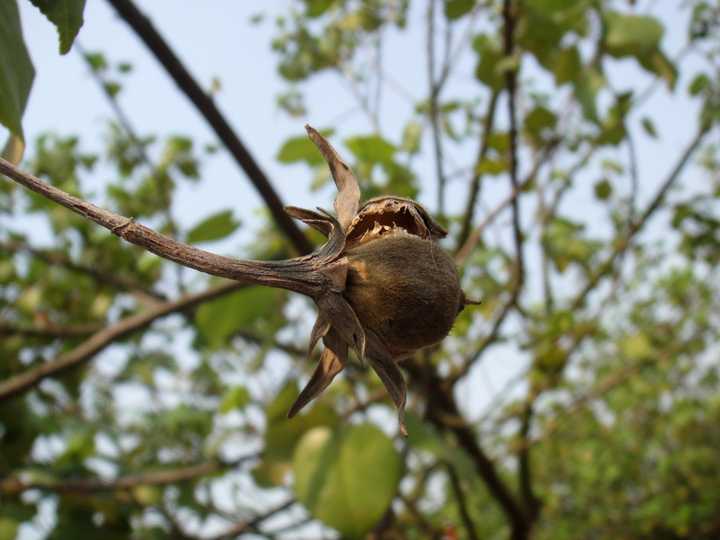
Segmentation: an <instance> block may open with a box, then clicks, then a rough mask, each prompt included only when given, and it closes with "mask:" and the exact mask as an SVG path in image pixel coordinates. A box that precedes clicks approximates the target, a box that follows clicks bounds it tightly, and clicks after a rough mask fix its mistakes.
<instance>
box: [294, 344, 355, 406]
mask: <svg viewBox="0 0 720 540" xmlns="http://www.w3.org/2000/svg"><path fill="white" fill-rule="evenodd" d="M323 343H324V344H325V348H324V349H323V352H322V355H321V356H320V361H319V362H318V365H317V366H316V367H315V371H313V374H312V376H311V377H310V380H309V381H308V383H307V384H306V385H305V388H303V390H302V392H300V395H299V396H298V397H297V399H296V400H295V403H293V404H292V407H290V410H289V411H288V418H292V417H293V416H295V415H296V414H297V413H299V412H300V411H301V410H302V409H303V407H305V405H307V404H308V403H310V402H311V401H312V400H313V399H315V398H316V397H318V396H319V395H320V394H322V392H323V391H324V390H325V389H326V388H327V387H328V385H329V384H330V383H331V382H332V380H333V379H334V378H335V375H337V374H338V373H340V372H341V371H342V370H343V368H344V367H345V364H346V363H347V356H348V346H347V343H345V342H344V341H343V340H342V339H341V338H340V336H339V335H337V334H336V333H335V332H333V331H332V330H331V331H330V332H328V334H327V335H326V336H325V337H324V338H323Z"/></svg>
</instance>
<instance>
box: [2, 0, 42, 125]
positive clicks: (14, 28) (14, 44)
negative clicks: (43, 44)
mask: <svg viewBox="0 0 720 540" xmlns="http://www.w3.org/2000/svg"><path fill="white" fill-rule="evenodd" d="M0 51H2V52H1V53H0V124H2V125H4V126H5V127H6V128H8V129H9V130H10V132H11V133H14V134H15V135H16V136H18V137H20V138H23V131H22V124H21V119H22V115H23V111H24V110H25V105H26V104H27V100H28V96H29V95H30V87H31V86H32V82H33V78H34V77H35V70H34V69H33V66H32V62H31V61H30V56H29V55H28V51H27V48H26V47H25V41H24V40H23V36H22V28H21V26H20V14H19V13H18V8H17V4H16V3H15V0H3V1H2V2H0Z"/></svg>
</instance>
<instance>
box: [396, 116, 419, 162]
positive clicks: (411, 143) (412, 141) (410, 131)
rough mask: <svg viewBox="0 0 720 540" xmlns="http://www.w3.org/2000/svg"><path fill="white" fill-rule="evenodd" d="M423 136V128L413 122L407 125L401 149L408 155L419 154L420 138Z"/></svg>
mask: <svg viewBox="0 0 720 540" xmlns="http://www.w3.org/2000/svg"><path fill="white" fill-rule="evenodd" d="M421 136H422V126H421V125H420V124H419V123H418V122H415V121H414V120H411V121H410V122H408V123H407V124H405V129H403V135H402V144H401V145H400V149H401V150H404V151H405V152H407V153H408V154H417V153H418V152H419V151H420V138H421Z"/></svg>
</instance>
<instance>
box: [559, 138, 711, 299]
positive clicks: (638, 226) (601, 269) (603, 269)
mask: <svg viewBox="0 0 720 540" xmlns="http://www.w3.org/2000/svg"><path fill="white" fill-rule="evenodd" d="M708 132H709V128H708V127H707V126H701V127H700V129H699V130H698V132H697V133H696V134H695V137H693V139H692V141H690V144H688V146H687V148H686V149H685V151H684V152H683V153H682V154H681V156H680V158H679V159H678V162H677V163H676V164H675V166H674V167H673V168H672V170H671V171H670V173H669V174H668V177H667V178H666V179H665V181H664V182H663V183H662V184H661V185H660V188H659V189H658V190H657V192H656V193H655V196H654V197H653V198H652V200H651V201H650V203H649V204H648V206H647V208H645V210H644V211H643V213H642V214H640V215H639V216H638V218H637V219H636V220H635V221H634V222H633V223H631V224H630V226H629V227H628V230H627V233H626V235H625V237H624V238H622V239H620V240H618V242H617V244H616V247H615V249H614V250H613V251H612V253H611V254H610V255H608V257H607V259H606V260H605V261H604V262H602V263H601V264H599V265H598V267H597V270H596V271H595V273H593V275H592V276H590V278H589V279H588V281H587V283H585V286H584V287H583V288H582V289H581V290H580V292H579V293H578V295H577V296H576V297H575V299H574V300H573V302H572V304H571V307H570V309H571V310H572V311H576V310H578V309H580V308H581V307H582V305H583V304H584V303H585V300H586V298H587V296H588V295H589V294H590V292H592V291H593V290H594V289H595V287H596V286H597V284H598V283H599V282H600V280H601V279H602V278H603V277H604V276H605V275H606V274H607V273H608V272H609V271H610V270H612V269H613V267H614V266H615V261H616V260H617V259H618V257H620V256H622V254H623V253H624V252H625V251H626V250H627V249H628V248H629V247H630V243H631V241H632V239H633V238H634V237H635V236H636V235H637V234H638V233H639V232H640V231H641V230H642V228H643V227H644V226H645V224H646V223H647V222H648V220H649V219H650V218H651V217H652V216H653V214H655V212H656V211H657V210H658V209H659V208H660V206H661V205H662V204H663V202H664V201H665V197H666V196H667V193H668V191H670V189H671V188H672V187H673V186H674V185H675V183H676V182H677V181H678V179H679V178H680V175H681V174H682V172H683V171H684V170H685V167H686V165H687V164H688V162H689V161H690V158H691V157H692V155H693V154H694V153H695V151H696V150H697V149H698V148H699V147H700V145H701V144H702V142H703V140H704V139H705V136H706V135H707V134H708Z"/></svg>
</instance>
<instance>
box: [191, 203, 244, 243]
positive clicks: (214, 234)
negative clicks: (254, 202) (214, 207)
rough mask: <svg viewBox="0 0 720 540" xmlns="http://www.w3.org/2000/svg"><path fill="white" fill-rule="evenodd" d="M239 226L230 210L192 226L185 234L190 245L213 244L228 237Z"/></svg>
mask: <svg viewBox="0 0 720 540" xmlns="http://www.w3.org/2000/svg"><path fill="white" fill-rule="evenodd" d="M239 226H240V222H239V221H237V220H236V219H235V216H234V215H233V212H232V210H222V211H220V212H217V213H216V214H213V215H211V216H209V217H207V218H205V219H203V220H202V221H201V222H200V223H198V224H196V225H195V226H193V227H192V228H191V229H190V230H189V231H188V233H187V241H188V242H189V243H191V244H198V243H201V242H214V241H216V240H221V239H223V238H225V237H226V236H230V235H231V234H232V233H234V232H235V230H236V229H237V228H238V227H239Z"/></svg>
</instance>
